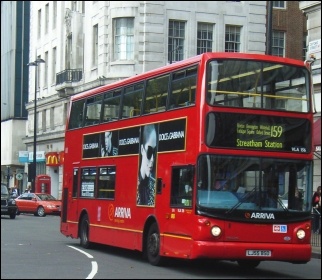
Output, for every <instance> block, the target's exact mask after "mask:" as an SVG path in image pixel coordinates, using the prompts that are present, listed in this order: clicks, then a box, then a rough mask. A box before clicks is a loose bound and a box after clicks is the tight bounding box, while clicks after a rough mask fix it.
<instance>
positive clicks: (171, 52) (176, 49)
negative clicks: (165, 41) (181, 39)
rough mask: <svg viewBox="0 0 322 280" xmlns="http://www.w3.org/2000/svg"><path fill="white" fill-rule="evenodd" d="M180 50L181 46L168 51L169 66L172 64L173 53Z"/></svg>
mask: <svg viewBox="0 0 322 280" xmlns="http://www.w3.org/2000/svg"><path fill="white" fill-rule="evenodd" d="M181 49H182V47H181V46H177V47H175V48H174V49H173V50H172V51H170V64H172V60H173V59H172V56H173V53H175V52H176V51H180V50H181Z"/></svg>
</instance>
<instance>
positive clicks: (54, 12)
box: [53, 1, 57, 29]
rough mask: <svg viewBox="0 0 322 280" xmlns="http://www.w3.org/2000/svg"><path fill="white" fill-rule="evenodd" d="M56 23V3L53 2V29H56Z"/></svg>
mask: <svg viewBox="0 0 322 280" xmlns="http://www.w3.org/2000/svg"><path fill="white" fill-rule="evenodd" d="M56 23H57V1H53V29H55V28H56Z"/></svg>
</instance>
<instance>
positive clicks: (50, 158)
mask: <svg viewBox="0 0 322 280" xmlns="http://www.w3.org/2000/svg"><path fill="white" fill-rule="evenodd" d="M46 165H49V166H57V165H59V160H58V155H57V154H49V155H46Z"/></svg>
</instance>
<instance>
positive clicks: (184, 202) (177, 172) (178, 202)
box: [170, 166, 193, 207]
mask: <svg viewBox="0 0 322 280" xmlns="http://www.w3.org/2000/svg"><path fill="white" fill-rule="evenodd" d="M192 184H193V174H192V169H191V166H184V167H182V166H181V167H173V169H172V181H171V201H170V205H171V206H180V207H182V206H191V205H192Z"/></svg>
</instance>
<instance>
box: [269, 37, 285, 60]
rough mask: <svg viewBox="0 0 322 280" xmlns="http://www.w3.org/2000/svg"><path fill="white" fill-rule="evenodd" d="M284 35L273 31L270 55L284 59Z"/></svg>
mask: <svg viewBox="0 0 322 280" xmlns="http://www.w3.org/2000/svg"><path fill="white" fill-rule="evenodd" d="M284 37H285V33H284V32H281V31H273V36H272V55H276V56H281V57H284V50H285V48H284V42H285V39H284Z"/></svg>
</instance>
